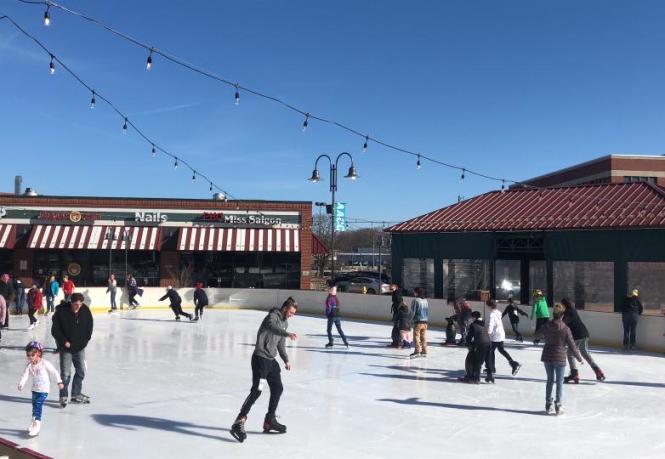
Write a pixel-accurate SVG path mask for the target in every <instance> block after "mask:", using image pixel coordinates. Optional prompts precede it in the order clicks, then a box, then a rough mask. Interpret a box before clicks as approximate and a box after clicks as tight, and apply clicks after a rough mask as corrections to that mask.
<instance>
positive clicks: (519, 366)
mask: <svg viewBox="0 0 665 459" xmlns="http://www.w3.org/2000/svg"><path fill="white" fill-rule="evenodd" d="M510 366H511V367H513V376H515V375H516V374H517V372H518V371H520V368H522V365H521V364H520V363H519V362H513V363H511V364H510Z"/></svg>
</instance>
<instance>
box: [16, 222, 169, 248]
mask: <svg viewBox="0 0 665 459" xmlns="http://www.w3.org/2000/svg"><path fill="white" fill-rule="evenodd" d="M159 234H160V231H159V227H156V226H105V225H100V226H87V225H35V226H33V227H32V233H31V234H30V240H29V241H28V248H29V249H80V250H103V249H109V248H110V249H122V250H124V249H125V246H127V249H128V250H159V242H160V240H159ZM109 244H111V246H110V247H109Z"/></svg>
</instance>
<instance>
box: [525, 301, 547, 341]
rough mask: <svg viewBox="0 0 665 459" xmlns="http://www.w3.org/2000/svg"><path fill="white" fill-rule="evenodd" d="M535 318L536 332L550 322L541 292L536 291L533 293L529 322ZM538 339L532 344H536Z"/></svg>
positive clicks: (545, 302)
mask: <svg viewBox="0 0 665 459" xmlns="http://www.w3.org/2000/svg"><path fill="white" fill-rule="evenodd" d="M534 317H535V318H536V332H537V331H538V330H539V329H540V327H542V326H543V325H545V324H546V323H547V322H548V321H549V320H550V310H549V309H548V307H547V300H545V297H544V296H543V291H542V290H540V289H538V290H536V291H535V292H533V306H531V317H530V318H531V320H533V318H534ZM539 342H540V340H539V339H535V340H533V344H538V343H539Z"/></svg>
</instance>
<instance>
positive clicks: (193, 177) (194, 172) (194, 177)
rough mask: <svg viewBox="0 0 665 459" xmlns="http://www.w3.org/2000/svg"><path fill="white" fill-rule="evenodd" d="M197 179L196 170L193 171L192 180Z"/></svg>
mask: <svg viewBox="0 0 665 459" xmlns="http://www.w3.org/2000/svg"><path fill="white" fill-rule="evenodd" d="M194 180H196V171H192V182H193V181H194Z"/></svg>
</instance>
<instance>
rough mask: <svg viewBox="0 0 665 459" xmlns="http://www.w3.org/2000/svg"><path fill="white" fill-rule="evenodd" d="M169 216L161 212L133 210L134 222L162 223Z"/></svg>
mask: <svg viewBox="0 0 665 459" xmlns="http://www.w3.org/2000/svg"><path fill="white" fill-rule="evenodd" d="M168 219H169V216H168V215H166V214H163V213H161V212H134V221H135V222H145V223H164V222H165V221H167V220H168Z"/></svg>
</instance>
